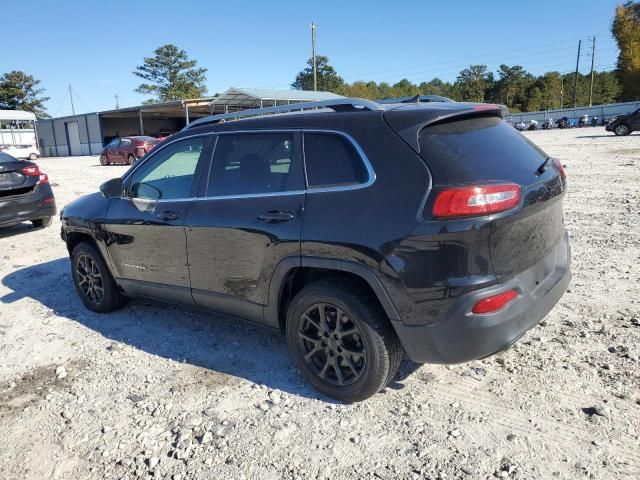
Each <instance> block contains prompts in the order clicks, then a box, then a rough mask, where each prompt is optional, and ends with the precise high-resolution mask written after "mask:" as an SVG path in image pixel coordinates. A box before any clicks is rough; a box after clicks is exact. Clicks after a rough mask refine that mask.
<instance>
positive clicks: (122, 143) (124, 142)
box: [120, 138, 131, 147]
mask: <svg viewBox="0 0 640 480" xmlns="http://www.w3.org/2000/svg"><path fill="white" fill-rule="evenodd" d="M129 145H131V140H130V139H128V138H123V139H122V140H121V141H120V146H122V147H128V146H129Z"/></svg>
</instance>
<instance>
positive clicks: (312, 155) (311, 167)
mask: <svg viewBox="0 0 640 480" xmlns="http://www.w3.org/2000/svg"><path fill="white" fill-rule="evenodd" d="M304 159H305V165H306V169H307V182H308V184H309V187H310V188H314V187H316V188H317V187H332V186H341V185H353V184H358V183H365V182H366V181H367V180H368V173H367V169H366V167H365V165H364V163H363V160H362V157H361V156H360V154H359V153H358V152H357V151H356V149H355V147H354V146H353V144H352V143H351V142H350V141H349V140H347V139H346V138H344V137H343V136H341V135H336V134H331V133H305V134H304Z"/></svg>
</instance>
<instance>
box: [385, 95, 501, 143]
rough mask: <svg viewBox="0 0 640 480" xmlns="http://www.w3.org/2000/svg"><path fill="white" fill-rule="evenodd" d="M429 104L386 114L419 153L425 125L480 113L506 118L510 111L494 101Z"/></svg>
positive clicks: (392, 125) (395, 128)
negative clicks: (425, 106) (427, 106)
mask: <svg viewBox="0 0 640 480" xmlns="http://www.w3.org/2000/svg"><path fill="white" fill-rule="evenodd" d="M414 105H415V104H414ZM423 105H424V104H423ZM429 106H430V108H414V109H410V110H409V109H405V108H402V107H401V108H396V109H393V110H389V111H387V112H385V114H384V118H385V120H387V122H388V123H389V125H390V126H391V128H393V129H394V130H395V131H396V133H397V134H398V135H400V137H401V138H402V139H403V140H404V141H405V142H407V144H408V145H409V146H410V147H411V148H412V149H413V150H415V151H416V152H417V153H420V132H421V131H422V129H423V128H425V127H428V126H430V125H434V124H436V123H441V122H446V121H448V120H451V119H453V118H466V117H472V116H480V115H482V116H487V115H489V116H495V117H500V118H504V117H505V116H506V115H508V113H509V109H508V108H507V107H506V106H505V105H497V104H493V103H461V102H456V103H440V104H436V103H431V104H429Z"/></svg>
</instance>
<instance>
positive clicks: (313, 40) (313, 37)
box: [309, 22, 318, 92]
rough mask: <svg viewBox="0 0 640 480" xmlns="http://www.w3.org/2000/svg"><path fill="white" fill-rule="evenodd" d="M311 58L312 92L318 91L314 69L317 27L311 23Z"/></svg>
mask: <svg viewBox="0 0 640 480" xmlns="http://www.w3.org/2000/svg"><path fill="white" fill-rule="evenodd" d="M309 27H311V55H312V56H311V58H312V59H313V91H314V92H315V91H317V90H318V69H317V68H316V29H317V28H318V26H317V25H316V24H315V23H313V22H311V23H310V24H309Z"/></svg>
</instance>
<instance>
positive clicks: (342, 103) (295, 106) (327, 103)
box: [183, 98, 384, 130]
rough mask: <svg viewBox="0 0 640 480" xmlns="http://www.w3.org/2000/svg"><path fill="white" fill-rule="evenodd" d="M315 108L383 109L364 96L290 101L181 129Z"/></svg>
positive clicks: (224, 114)
mask: <svg viewBox="0 0 640 480" xmlns="http://www.w3.org/2000/svg"><path fill="white" fill-rule="evenodd" d="M316 108H331V109H333V110H334V111H336V112H340V111H353V110H370V111H373V110H384V108H383V107H382V106H380V104H378V103H376V102H373V101H371V100H365V99H364V98H336V99H331V100H320V101H317V102H300V103H291V104H288V105H278V106H276V107H266V108H252V109H250V110H241V111H239V112H233V113H222V114H220V115H212V116H210V117H204V118H199V119H198V120H194V121H193V122H191V123H189V125H187V126H186V127H184V128H183V130H187V129H189V128H193V127H197V126H202V125H208V124H211V123H219V122H221V121H223V120H236V119H240V118H245V117H253V116H257V115H264V114H266V113H288V112H295V111H301V110H310V109H316Z"/></svg>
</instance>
